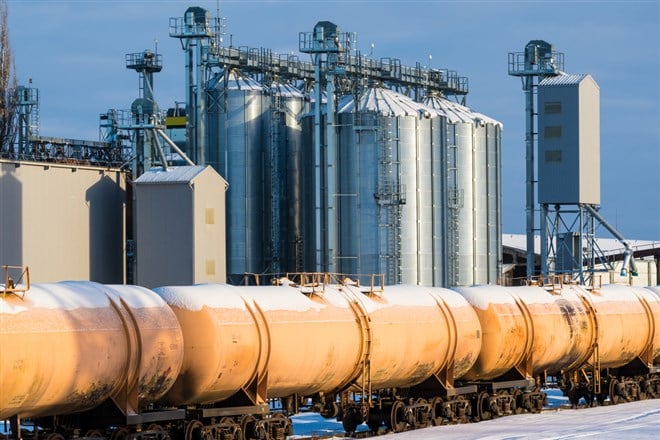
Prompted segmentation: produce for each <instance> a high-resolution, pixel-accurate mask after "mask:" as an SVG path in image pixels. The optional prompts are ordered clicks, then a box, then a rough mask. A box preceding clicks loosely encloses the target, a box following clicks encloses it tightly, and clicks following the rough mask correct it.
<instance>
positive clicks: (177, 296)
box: [154, 284, 245, 312]
mask: <svg viewBox="0 0 660 440" xmlns="http://www.w3.org/2000/svg"><path fill="white" fill-rule="evenodd" d="M236 289H237V288H236V287H233V286H229V285H225V284H198V285H195V286H165V287H157V288H155V289H154V292H156V293H157V294H158V295H159V296H160V297H161V298H163V300H164V301H165V302H166V303H167V304H169V305H170V306H172V307H178V308H180V309H184V310H190V311H193V312H196V311H199V310H202V309H203V308H204V307H210V308H214V309H245V303H244V302H243V300H242V299H241V297H240V296H239V295H238V294H237V293H236Z"/></svg>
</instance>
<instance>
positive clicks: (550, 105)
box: [543, 101, 561, 115]
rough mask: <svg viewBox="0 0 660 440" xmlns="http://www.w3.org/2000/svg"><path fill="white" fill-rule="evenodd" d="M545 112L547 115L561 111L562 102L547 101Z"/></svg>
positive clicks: (544, 105)
mask: <svg viewBox="0 0 660 440" xmlns="http://www.w3.org/2000/svg"><path fill="white" fill-rule="evenodd" d="M543 112H544V113H545V114H546V115H554V114H557V113H561V102H559V101H553V102H545V103H544V104H543Z"/></svg>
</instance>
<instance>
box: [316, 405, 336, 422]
mask: <svg viewBox="0 0 660 440" xmlns="http://www.w3.org/2000/svg"><path fill="white" fill-rule="evenodd" d="M319 414H321V416H322V417H323V418H326V419H334V418H335V417H337V416H338V415H339V405H338V404H337V402H334V401H333V402H326V403H325V405H323V407H322V408H321V411H319Z"/></svg>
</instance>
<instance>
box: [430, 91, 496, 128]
mask: <svg viewBox="0 0 660 440" xmlns="http://www.w3.org/2000/svg"><path fill="white" fill-rule="evenodd" d="M424 104H425V105H427V106H428V107H431V108H433V109H435V110H437V111H438V112H440V114H441V115H442V116H444V117H446V118H447V120H448V121H449V122H451V123H452V124H459V123H470V124H472V123H475V122H483V123H486V124H493V125H499V126H500V127H501V126H502V123H501V122H499V121H496V120H495V119H493V118H490V117H488V116H486V115H484V114H482V113H478V112H475V111H473V110H472V109H470V108H469V107H466V106H464V105H461V104H458V103H457V102H452V101H449V100H448V99H445V98H441V97H439V96H429V97H428V98H426V100H425V101H424Z"/></svg>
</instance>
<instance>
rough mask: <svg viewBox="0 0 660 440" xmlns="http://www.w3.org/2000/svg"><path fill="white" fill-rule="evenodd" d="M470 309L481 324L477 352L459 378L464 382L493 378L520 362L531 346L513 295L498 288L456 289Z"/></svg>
mask: <svg viewBox="0 0 660 440" xmlns="http://www.w3.org/2000/svg"><path fill="white" fill-rule="evenodd" d="M456 290H457V291H458V292H459V293H460V294H461V295H463V297H464V298H465V299H466V300H467V301H468V302H469V303H470V304H471V305H472V306H473V307H474V311H475V312H476V313H477V316H478V317H479V323H480V324H481V332H482V341H481V352H480V353H479V357H478V358H477V361H476V362H475V363H474V366H473V367H472V368H471V369H470V370H469V371H468V372H467V373H466V374H465V375H463V376H462V378H463V379H468V380H489V379H495V378H498V377H500V376H502V375H503V374H505V373H507V372H508V371H509V370H511V369H512V368H514V367H516V366H517V365H518V364H520V362H522V361H523V359H524V358H525V356H527V355H528V354H529V351H530V350H531V344H532V335H533V330H532V322H531V320H530V319H529V316H528V315H526V314H525V313H524V311H523V310H521V309H520V307H519V306H518V304H517V302H516V298H515V296H513V295H511V294H510V293H509V292H508V291H507V290H506V289H505V288H502V287H498V286H474V287H458V288H456Z"/></svg>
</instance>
